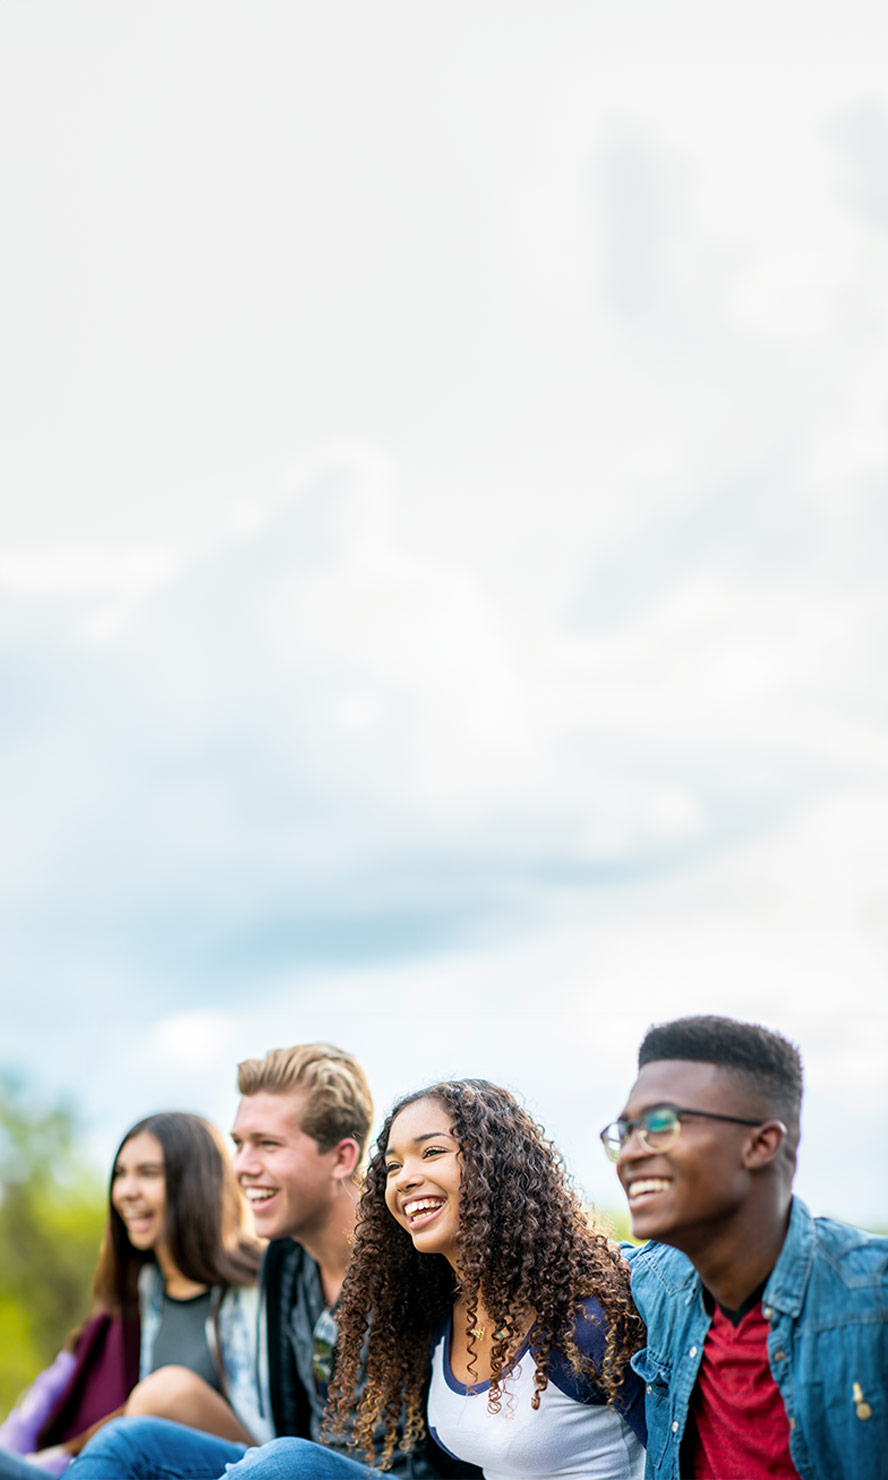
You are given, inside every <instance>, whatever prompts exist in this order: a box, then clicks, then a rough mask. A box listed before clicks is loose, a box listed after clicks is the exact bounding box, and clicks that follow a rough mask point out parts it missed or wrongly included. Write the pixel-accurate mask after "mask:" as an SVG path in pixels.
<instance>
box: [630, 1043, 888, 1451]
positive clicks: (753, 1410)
mask: <svg viewBox="0 0 888 1480" xmlns="http://www.w3.org/2000/svg"><path fill="white" fill-rule="evenodd" d="M638 1066H639V1074H638V1078H637V1079H636V1081H635V1084H634V1085H633V1087H632V1089H631V1091H630V1093H629V1099H628V1101H627V1103H626V1107H625V1109H624V1110H623V1112H622V1114H621V1115H620V1117H619V1118H618V1119H617V1120H616V1121H614V1123H613V1124H612V1125H609V1126H607V1127H606V1128H605V1130H604V1131H602V1133H601V1138H602V1141H603V1142H604V1145H605V1148H606V1150H607V1151H608V1154H609V1155H610V1156H611V1157H612V1158H613V1159H614V1160H615V1161H616V1163H617V1171H618V1175H619V1178H620V1181H621V1183H622V1185H623V1188H624V1191H625V1192H626V1196H627V1198H628V1201H629V1210H630V1213H631V1216H632V1231H633V1233H634V1235H635V1236H636V1237H637V1238H640V1239H648V1240H651V1242H650V1243H648V1244H647V1245H646V1246H645V1247H644V1248H642V1249H638V1250H632V1251H631V1252H630V1255H629V1257H630V1260H631V1265H632V1294H633V1297H634V1299H635V1302H636V1304H637V1306H638V1309H639V1311H640V1312H641V1315H642V1316H643V1318H644V1320H645V1322H646V1325H647V1333H648V1344H647V1347H646V1348H645V1349H644V1350H643V1351H642V1352H640V1353H639V1354H638V1355H637V1356H636V1357H635V1358H633V1366H634V1367H635V1368H636V1369H637V1371H638V1372H639V1374H640V1375H641V1377H642V1378H643V1380H644V1382H645V1385H646V1394H647V1396H646V1410H647V1427H648V1450H647V1455H648V1459H647V1470H646V1475H647V1476H648V1477H649V1480H677V1477H679V1476H685V1475H693V1476H694V1477H695V1480H733V1477H737V1480H765V1477H769V1480H790V1477H795V1476H801V1477H803V1480H863V1477H866V1480H877V1477H883V1480H884V1477H888V1418H886V1375H888V1238H880V1237H876V1236H875V1235H872V1234H868V1233H865V1232H863V1231H862V1230H861V1229H857V1228H851V1227H849V1226H847V1225H844V1224H841V1223H836V1222H833V1221H832V1220H831V1219H826V1218H812V1217H811V1214H810V1213H809V1212H808V1209H807V1208H806V1207H805V1205H804V1203H802V1202H800V1201H799V1199H798V1198H796V1197H793V1194H792V1181H793V1176H794V1173H795V1163H796V1152H797V1149H798V1142H799V1113H800V1107H801V1097H802V1069H801V1062H800V1059H799V1055H798V1052H797V1050H796V1049H795V1048H794V1047H793V1046H792V1044H790V1043H788V1042H787V1041H786V1040H785V1039H784V1038H782V1037H780V1035H779V1034H777V1033H772V1032H769V1031H768V1030H767V1029H765V1028H761V1027H758V1026H757V1025H754V1024H751V1023H740V1022H735V1021H734V1020H732V1019H730V1018H719V1017H693V1018H683V1019H679V1020H678V1021H676V1022H672V1023H665V1024H661V1025H659V1026H657V1027H654V1028H652V1029H651V1030H650V1031H649V1032H648V1034H647V1036H646V1037H645V1039H644V1041H643V1043H642V1045H641V1048H640V1050H639V1055H638Z"/></svg>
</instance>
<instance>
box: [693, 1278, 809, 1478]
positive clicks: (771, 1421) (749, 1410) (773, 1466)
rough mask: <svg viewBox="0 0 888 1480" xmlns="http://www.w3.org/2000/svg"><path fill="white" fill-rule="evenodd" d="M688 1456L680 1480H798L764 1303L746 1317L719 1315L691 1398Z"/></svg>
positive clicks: (743, 1313) (714, 1320)
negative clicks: (773, 1370)
mask: <svg viewBox="0 0 888 1480" xmlns="http://www.w3.org/2000/svg"><path fill="white" fill-rule="evenodd" d="M732 1314H733V1316H734V1319H732ZM738 1316H739V1318H738ZM735 1321H736V1324H735ZM684 1455H685V1456H686V1457H687V1470H686V1469H685V1465H684V1464H683V1465H682V1474H683V1475H684V1474H685V1473H687V1474H688V1475H689V1476H691V1475H692V1476H693V1477H694V1480H798V1470H797V1469H796V1468H795V1465H794V1464H793V1462H792V1459H791V1457H790V1453H789V1419H788V1418H787V1416H786V1409H785V1408H784V1406H783V1399H782V1398H781V1396H780V1389H779V1388H778V1386H777V1384H776V1382H775V1381H774V1379H773V1377H772V1376H771V1368H770V1366H769V1364H768V1323H767V1321H766V1320H765V1318H764V1316H763V1315H762V1303H761V1298H759V1299H758V1300H757V1301H756V1303H755V1304H754V1305H753V1306H752V1307H751V1309H748V1310H746V1311H745V1312H744V1311H742V1310H741V1312H739V1313H728V1314H726V1313H725V1312H724V1311H722V1310H721V1309H720V1307H719V1306H716V1307H715V1313H714V1315H713V1317H712V1325H711V1326H710V1328H709V1331H708V1332H707V1335H706V1343H705V1345H704V1347H703V1357H702V1360H701V1362H700V1368H699V1371H698V1373H697V1381H696V1383H695V1385H694V1391H693V1393H692V1394H691V1406H690V1410H689V1413H688V1428H687V1435H686V1442H685V1445H684Z"/></svg>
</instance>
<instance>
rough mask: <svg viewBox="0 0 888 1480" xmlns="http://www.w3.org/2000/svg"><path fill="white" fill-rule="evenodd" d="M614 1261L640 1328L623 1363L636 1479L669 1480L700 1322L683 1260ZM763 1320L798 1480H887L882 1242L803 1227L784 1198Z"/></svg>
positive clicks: (697, 1286) (811, 1222)
mask: <svg viewBox="0 0 888 1480" xmlns="http://www.w3.org/2000/svg"><path fill="white" fill-rule="evenodd" d="M624 1252H625V1253H626V1254H627V1256H628V1258H629V1262H630V1265H631V1269H632V1295H633V1297H634V1300H635V1303H636V1305H637V1306H638V1309H639V1311H640V1312H641V1315H642V1317H643V1318H644V1321H645V1323H646V1325H647V1337H648V1345H647V1346H646V1347H645V1348H644V1350H643V1351H640V1352H638V1353H637V1355H636V1356H634V1357H633V1358H632V1366H633V1367H634V1368H635V1370H636V1372H638V1374H639V1376H640V1377H641V1378H642V1380H643V1381H644V1383H645V1393H646V1398H645V1409H646V1414H647V1429H648V1449H647V1467H646V1469H645V1480H678V1477H679V1474H680V1471H679V1455H680V1451H681V1442H682V1438H683V1436H684V1431H685V1424H686V1422H687V1416H688V1403H689V1401H690V1397H691V1390H692V1388H693V1386H694V1383H695V1381H696V1377H697V1369H698V1367H699V1366H700V1359H701V1356H702V1353H703V1342H704V1340H705V1339H706V1332H707V1330H708V1329H709V1323H710V1319H711V1317H710V1315H709V1313H708V1312H707V1310H706V1307H705V1305H704V1304H703V1293H702V1286H701V1283H700V1277H699V1275H698V1274H697V1272H696V1270H695V1269H694V1266H693V1265H692V1264H691V1262H690V1260H689V1259H687V1258H686V1257H685V1255H684V1254H681V1253H679V1251H678V1250H677V1249H672V1248H669V1247H668V1246H667V1245H665V1244H658V1243H651V1244H645V1245H644V1246H643V1247H642V1248H640V1249H634V1248H632V1249H630V1248H629V1247H628V1246H624ZM762 1312H763V1314H764V1316H765V1319H766V1320H767V1321H769V1323H770V1326H771V1330H770V1334H769V1336H768V1359H769V1361H770V1365H771V1371H772V1373H773V1375H774V1380H775V1382H776V1383H777V1386H778V1387H779V1389H780V1393H781V1396H782V1398H783V1402H784V1404H785V1405H786V1412H787V1414H788V1416H789V1426H790V1439H789V1447H790V1451H791V1453H792V1459H793V1463H794V1465H795V1467H796V1469H797V1470H798V1472H799V1475H800V1476H801V1477H802V1480H888V1238H883V1237H880V1236H878V1235H876V1234H871V1233H864V1232H863V1230H862V1229H859V1228H851V1227H849V1226H848V1225H847V1224H844V1223H836V1222H834V1221H833V1220H832V1219H831V1218H812V1217H811V1214H810V1213H809V1212H808V1209H807V1208H806V1207H805V1204H804V1203H803V1202H801V1201H800V1200H799V1199H798V1198H793V1201H792V1211H791V1214H790V1220H789V1229H788V1231H787V1235H786V1240H785V1242H784V1245H783V1248H782V1249H781V1251H780V1257H779V1258H778V1260H777V1263H776V1265H775V1266H774V1269H773V1270H772V1271H771V1275H770V1277H769V1279H768V1282H767V1284H766V1286H765V1293H764V1295H763V1297H762Z"/></svg>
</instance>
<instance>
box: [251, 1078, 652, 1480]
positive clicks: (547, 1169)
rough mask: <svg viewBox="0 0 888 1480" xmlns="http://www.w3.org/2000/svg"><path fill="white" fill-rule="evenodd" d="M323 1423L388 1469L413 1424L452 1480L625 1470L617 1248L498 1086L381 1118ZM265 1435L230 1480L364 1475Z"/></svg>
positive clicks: (634, 1469)
mask: <svg viewBox="0 0 888 1480" xmlns="http://www.w3.org/2000/svg"><path fill="white" fill-rule="evenodd" d="M339 1324H340V1337H339V1349H338V1354H337V1365H336V1373H335V1377H334V1388H333V1391H332V1395H331V1412H330V1420H329V1427H330V1432H331V1434H332V1435H333V1436H342V1435H351V1437H352V1441H353V1452H355V1453H356V1454H358V1455H360V1454H361V1453H362V1452H363V1453H364V1454H365V1455H366V1457H367V1458H368V1459H369V1460H371V1461H372V1460H375V1461H376V1463H377V1464H378V1465H379V1466H381V1467H382V1469H386V1468H387V1467H388V1466H389V1464H390V1463H391V1462H392V1460H393V1457H394V1456H395V1454H396V1452H397V1448H398V1446H405V1447H407V1448H408V1449H409V1448H410V1447H411V1446H415V1445H419V1444H421V1443H422V1442H423V1440H424V1437H425V1435H426V1433H427V1431H428V1432H429V1433H431V1435H432V1436H433V1437H434V1438H435V1440H437V1442H438V1444H439V1445H441V1446H442V1447H443V1448H444V1449H445V1450H446V1451H447V1452H448V1453H449V1454H450V1456H451V1459H452V1462H453V1463H454V1465H455V1470H454V1473H456V1474H458V1475H471V1474H478V1473H479V1472H480V1473H481V1474H483V1475H484V1476H486V1477H488V1480H512V1477H519V1476H533V1477H535V1480H555V1477H559V1476H567V1475H572V1476H578V1475H582V1476H584V1477H586V1480H636V1477H640V1476H641V1473H642V1470H643V1467H644V1452H643V1448H642V1444H641V1437H642V1435H643V1416H642V1412H641V1409H642V1407H643V1395H642V1390H641V1385H640V1383H639V1382H638V1380H637V1378H636V1377H635V1375H634V1374H633V1373H632V1371H631V1369H630V1367H629V1359H630V1356H631V1355H632V1353H633V1352H634V1351H635V1350H637V1349H638V1347H639V1346H640V1345H641V1343H642V1341H643V1332H642V1330H641V1327H640V1324H639V1321H638V1318H637V1315H636V1313H635V1310H634V1307H633V1306H632V1302H631V1299H630V1296H629V1278H628V1270H627V1268H626V1266H625V1264H624V1263H623V1261H622V1259H621V1258H620V1255H619V1253H618V1251H617V1250H616V1249H615V1248H614V1246H613V1245H612V1244H611V1243H610V1242H609V1241H608V1239H607V1238H606V1237H605V1236H604V1235H603V1234H602V1233H599V1232H596V1231H595V1230H593V1229H592V1228H591V1227H590V1226H589V1224H588V1222H587V1220H586V1218H585V1216H584V1214H583V1210H582V1208H581V1207H580V1205H579V1203H578V1201H577V1199H576V1198H575V1196H574V1194H573V1193H572V1192H571V1191H570V1190H569V1187H568V1185H567V1183H566V1179H565V1176H564V1171H563V1167H562V1164H561V1161H560V1158H559V1156H558V1154H557V1152H556V1151H555V1149H554V1148H553V1146H552V1145H551V1143H550V1142H548V1141H547V1140H546V1139H545V1137H544V1135H543V1134H542V1132H541V1130H540V1128H539V1127H538V1126H537V1125H536V1124H535V1123H534V1122H533V1120H532V1119H531V1118H530V1116H529V1115H528V1114H527V1113H526V1112H525V1111H524V1110H523V1109H522V1108H521V1106H520V1105H519V1104H518V1103H517V1102H516V1101H515V1099H514V1098H513V1096H512V1095H510V1094H509V1092H508V1091H507V1090H504V1089H500V1088H498V1087H497V1086H496V1085H492V1084H489V1083H487V1081H485V1080H461V1081H457V1082H453V1083H444V1084H436V1085H433V1086H431V1087H430V1088H429V1089H425V1090H421V1091H419V1092H418V1093H416V1094H413V1095H409V1096H407V1097H406V1098H405V1099H403V1100H401V1101H400V1102H399V1103H398V1104H397V1105H396V1106H395V1108H394V1110H393V1111H392V1113H391V1115H390V1116H389V1117H388V1119H387V1120H386V1122H385V1125H384V1126H383V1129H382V1132H381V1134H380V1137H379V1141H378V1144H377V1149H376V1152H375V1154H374V1156H373V1158H372V1160H371V1162H370V1166H369V1170H368V1174H367V1185H366V1190H365V1192H364V1195H363V1198H362V1200H361V1210H360V1221H359V1224H358V1231H357V1240H356V1245H355V1252H354V1255H353V1258H352V1263H351V1265H350V1267H349V1271H348V1275H347V1277H346V1282H345V1286H344V1288H343V1292H342V1299H341V1302H340V1314H339ZM377 1474H379V1470H377V1469H369V1468H365V1467H364V1466H363V1465H362V1464H359V1463H356V1462H355V1460H353V1459H345V1458H343V1457H342V1456H341V1455H338V1454H335V1453H333V1452H331V1451H330V1450H325V1449H324V1448H322V1447H321V1446H318V1445H312V1444H306V1443H305V1442H302V1441H299V1440H295V1439H279V1440H276V1441H274V1442H272V1443H271V1444H269V1445H266V1446H265V1447H264V1448H263V1449H261V1450H255V1451H252V1452H251V1454H250V1455H248V1456H247V1459H246V1460H245V1461H244V1462H243V1464H242V1465H238V1466H235V1467H234V1468H233V1469H232V1470H231V1471H229V1480H297V1477H299V1480H301V1477H310V1480H321V1477H325V1480H349V1477H355V1480H358V1477H361V1476H364V1477H366V1476H369V1475H377Z"/></svg>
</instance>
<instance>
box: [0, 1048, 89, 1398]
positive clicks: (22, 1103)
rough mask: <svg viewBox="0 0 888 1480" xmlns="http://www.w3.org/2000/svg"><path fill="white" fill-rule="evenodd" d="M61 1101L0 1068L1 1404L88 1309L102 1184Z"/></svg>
mask: <svg viewBox="0 0 888 1480" xmlns="http://www.w3.org/2000/svg"><path fill="white" fill-rule="evenodd" d="M78 1132H79V1126H78V1122H77V1118H76V1116H75V1114H74V1112H73V1111H72V1110H71V1109H70V1107H68V1106H66V1105H61V1104H59V1105H55V1106H54V1107H52V1108H50V1109H46V1108H41V1107H39V1106H37V1105H35V1104H34V1103H33V1100H32V1099H31V1097H30V1096H29V1095H28V1093H27V1091H26V1088H25V1085H24V1083H23V1081H22V1079H21V1078H20V1077H19V1076H18V1075H16V1074H14V1073H13V1072H11V1071H2V1072H0V1412H6V1410H7V1409H8V1408H10V1407H11V1406H12V1404H13V1403H14V1402H15V1399H16V1398H17V1397H18V1395H19V1394H20V1392H21V1391H22V1389H23V1388H24V1387H26V1386H27V1384H28V1383H29V1382H30V1380H31V1379H32V1377H34V1375H35V1374H36V1373H37V1372H38V1371H39V1370H40V1368H41V1367H44V1366H46V1364H47V1363H48V1362H50V1361H52V1358H53V1357H54V1355H55V1353H56V1352H57V1351H58V1350H59V1347H60V1346H61V1345H62V1342H63V1341H64V1339H65V1336H66V1335H67V1333H68V1332H69V1331H70V1330H71V1329H72V1327H74V1326H76V1325H77V1324H78V1323H79V1322H80V1321H82V1320H83V1319H84V1317H85V1316H86V1315H87V1314H88V1313H89V1307H90V1283H91V1279H92V1272H93V1269H94V1268H95V1263H96V1259H97V1257H98V1250H99V1243H100V1240H101V1236H102V1229H103V1227H104V1220H105V1193H104V1189H103V1187H102V1184H101V1180H100V1178H99V1177H98V1175H97V1174H96V1172H95V1171H94V1170H93V1169H92V1168H89V1167H87V1165H86V1163H85V1161H84V1159H83V1157H82V1155H81V1153H80V1152H79V1149H78Z"/></svg>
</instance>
